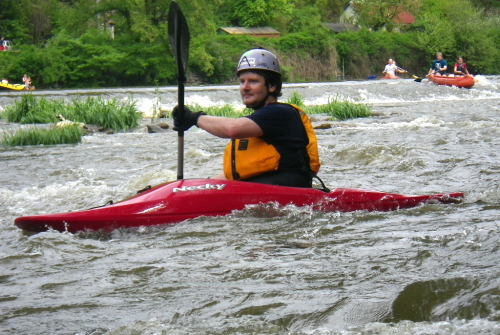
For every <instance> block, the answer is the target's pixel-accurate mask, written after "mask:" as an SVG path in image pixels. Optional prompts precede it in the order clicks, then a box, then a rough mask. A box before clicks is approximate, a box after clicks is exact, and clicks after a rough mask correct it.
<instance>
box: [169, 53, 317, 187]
mask: <svg viewBox="0 0 500 335" xmlns="http://www.w3.org/2000/svg"><path fill="white" fill-rule="evenodd" d="M236 75H237V77H238V78H239V82H240V95H241V98H242V100H243V103H244V104H245V106H246V107H247V108H251V109H253V110H254V112H253V113H252V114H250V115H248V116H244V117H240V118H237V119H233V118H227V117H218V116H210V115H206V114H205V113H203V112H192V111H190V110H189V109H188V108H186V107H184V114H183V120H184V122H183V124H182V125H181V124H180V122H179V113H180V111H179V108H178V107H175V108H174V111H173V118H174V126H175V128H174V130H180V129H182V130H187V129H189V128H191V127H192V126H197V127H199V128H202V129H204V130H205V131H208V132H209V133H211V134H213V135H215V136H218V137H221V138H229V139H231V142H229V144H228V145H227V147H226V150H225V151H224V164H223V173H221V174H219V175H216V176H214V177H212V179H228V180H241V181H248V182H255V183H262V184H272V185H280V186H293V187H312V178H313V177H314V176H315V175H316V174H317V173H318V170H319V167H320V163H319V155H318V148H317V140H316V135H315V133H314V130H313V128H312V125H311V122H310V121H309V118H308V116H307V115H306V114H304V112H303V111H302V110H301V109H300V108H299V107H297V106H293V105H289V104H284V103H279V102H278V97H280V96H281V87H282V83H283V82H282V77H281V68H280V65H279V61H278V59H277V58H276V56H275V55H274V54H273V53H271V52H270V51H268V50H265V49H260V48H258V49H251V50H248V51H247V52H245V53H244V54H243V55H242V56H241V58H240V61H239V63H238V68H237V70H236Z"/></svg>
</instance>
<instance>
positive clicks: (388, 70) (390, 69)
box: [382, 58, 406, 78]
mask: <svg viewBox="0 0 500 335" xmlns="http://www.w3.org/2000/svg"><path fill="white" fill-rule="evenodd" d="M396 72H399V73H405V72H406V71H405V70H403V69H400V68H399V67H398V66H397V65H396V62H394V60H392V59H391V58H389V61H388V62H387V65H386V66H385V68H384V71H382V74H385V75H386V76H387V77H389V78H399V77H398V76H396Z"/></svg>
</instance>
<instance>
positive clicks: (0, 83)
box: [0, 81, 24, 91]
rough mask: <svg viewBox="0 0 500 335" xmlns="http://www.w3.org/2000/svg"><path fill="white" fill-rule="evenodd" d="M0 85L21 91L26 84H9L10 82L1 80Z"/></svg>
mask: <svg viewBox="0 0 500 335" xmlns="http://www.w3.org/2000/svg"><path fill="white" fill-rule="evenodd" d="M0 87H3V88H9V89H11V90H16V91H21V90H23V89H24V85H22V84H8V83H2V82H1V81H0Z"/></svg>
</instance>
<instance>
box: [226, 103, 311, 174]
mask: <svg viewBox="0 0 500 335" xmlns="http://www.w3.org/2000/svg"><path fill="white" fill-rule="evenodd" d="M291 106H292V107H293V108H294V109H295V110H296V111H297V116H299V117H300V120H301V121H302V124H303V125H304V129H305V132H306V134H307V137H308V139H309V143H308V144H307V147H306V150H305V151H306V152H305V153H304V156H306V155H307V156H308V157H304V159H305V160H306V162H307V161H308V163H309V166H308V168H309V171H308V172H310V173H311V177H312V176H314V175H316V174H317V173H318V171H319V167H320V162H319V154H318V141H317V139H316V134H315V133H314V129H313V127H312V124H311V121H310V120H309V117H308V116H307V114H306V113H304V111H303V110H302V109H301V108H300V107H298V106H295V105H291ZM280 158H281V155H280V153H279V152H278V150H277V149H276V148H275V147H274V145H272V144H271V143H267V142H266V141H264V140H263V139H261V138H259V137H251V138H246V139H232V140H231V142H229V143H228V145H227V146H226V149H225V151H224V167H223V170H224V175H225V177H226V178H227V179H229V180H245V179H248V178H251V177H255V176H258V175H260V174H263V173H265V172H270V171H277V170H278V167H279V162H280Z"/></svg>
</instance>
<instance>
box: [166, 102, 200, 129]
mask: <svg viewBox="0 0 500 335" xmlns="http://www.w3.org/2000/svg"><path fill="white" fill-rule="evenodd" d="M179 113H180V112H179V106H175V107H174V110H173V111H172V117H173V118H174V130H175V131H179V130H188V129H189V128H191V127H192V126H197V127H198V119H199V118H200V116H202V115H207V114H205V113H203V112H196V113H193V112H191V110H189V108H187V107H186V106H184V115H183V116H182V125H181V123H180V121H179Z"/></svg>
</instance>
